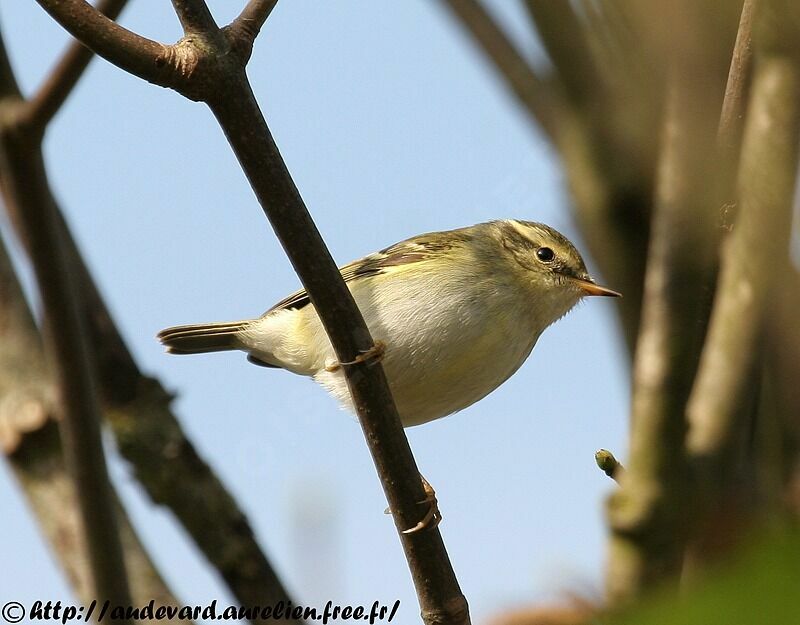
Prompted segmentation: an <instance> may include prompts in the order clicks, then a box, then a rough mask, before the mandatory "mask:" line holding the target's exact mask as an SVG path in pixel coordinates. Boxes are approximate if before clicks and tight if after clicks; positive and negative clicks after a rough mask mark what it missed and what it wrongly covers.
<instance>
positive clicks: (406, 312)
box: [158, 219, 619, 427]
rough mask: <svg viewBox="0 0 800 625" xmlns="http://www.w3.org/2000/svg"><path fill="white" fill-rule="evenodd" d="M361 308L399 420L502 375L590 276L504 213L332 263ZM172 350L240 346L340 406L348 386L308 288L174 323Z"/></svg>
mask: <svg viewBox="0 0 800 625" xmlns="http://www.w3.org/2000/svg"><path fill="white" fill-rule="evenodd" d="M341 272H342V277H343V278H344V280H345V282H346V283H347V285H348V287H349V288H350V292H351V293H352V294H353V297H354V298H355V301H356V304H357V305H358V307H359V309H360V310H361V312H362V314H363V316H364V320H365V321H366V323H367V327H368V328H369V331H370V333H371V334H372V337H373V338H374V339H375V341H376V348H375V349H374V350H373V351H372V353H371V354H366V355H365V356H364V358H365V359H367V358H369V357H379V358H381V360H382V364H383V367H384V369H385V371H386V377H387V379H388V381H389V386H390V388H391V391H392V395H393V396H394V400H395V403H396V404H397V410H398V412H399V414H400V418H401V420H402V423H403V425H404V426H406V427H408V426H412V425H418V424H420V423H425V422H427V421H432V420H434V419H438V418H440V417H444V416H446V415H449V414H452V413H454V412H457V411H459V410H462V409H464V408H466V407H467V406H470V405H472V404H473V403H475V402H476V401H478V400H480V399H482V398H483V397H485V396H486V395H488V394H489V393H490V392H492V391H493V390H494V389H496V388H497V387H498V386H500V385H501V384H502V383H503V382H505V381H506V380H507V379H508V378H509V377H510V376H511V375H512V374H513V373H514V372H515V371H516V370H517V369H518V368H519V367H520V365H522V363H523V362H525V359H526V358H527V357H528V355H529V354H530V353H531V350H532V349H533V346H534V344H535V343H536V340H537V339H538V338H539V335H540V334H541V333H542V332H543V331H544V329H545V328H546V327H547V326H549V325H550V324H551V323H553V322H554V321H556V320H558V319H559V318H561V317H562V316H564V315H565V314H566V313H567V312H569V310H570V309H571V308H572V307H573V306H575V304H576V303H577V302H578V301H579V300H580V299H581V298H582V297H585V296H587V295H606V296H614V297H616V296H619V293H616V292H615V291H611V290H610V289H607V288H604V287H601V286H598V285H597V284H595V283H594V281H593V280H592V279H591V277H590V276H589V274H588V273H587V271H586V265H585V264H584V262H583V259H582V258H581V255H580V254H579V253H578V250H576V249H575V247H574V246H573V245H572V243H570V242H569V241H568V240H567V239H566V237H564V236H563V235H561V234H559V233H558V232H556V231H555V230H553V229H552V228H550V227H548V226H546V225H544V224H540V223H533V222H529V221H518V220H513V219H508V220H501V221H490V222H487V223H481V224H477V225H475V226H470V227H468V228H460V229H458V230H449V231H445V232H432V233H429V234H422V235H419V236H416V237H413V238H411V239H408V240H406V241H401V242H400V243H397V244H395V245H392V246H391V247H387V248H386V249H384V250H381V251H380V252H378V253H376V254H370V255H369V256H366V257H364V258H362V259H361V260H357V261H355V262H352V263H350V264H349V265H345V266H344V267H342V268H341ZM158 338H159V339H160V340H161V342H162V343H163V344H164V345H165V346H166V348H167V351H168V352H170V353H173V354H196V353H203V352H215V351H224V350H241V351H244V352H246V353H247V354H248V359H249V360H250V361H251V362H253V363H255V364H259V365H262V366H266V367H278V368H283V369H288V370H289V371H292V372H294V373H298V374H300V375H306V376H311V377H313V378H314V380H316V381H317V382H318V383H319V384H321V385H322V386H323V387H324V388H325V389H327V390H328V391H329V392H330V393H331V394H332V395H333V396H334V397H336V398H337V399H338V400H339V401H340V402H341V403H342V404H343V405H344V406H346V407H349V408H351V409H352V402H351V399H350V394H349V392H348V390H347V385H346V383H345V379H344V373H343V371H342V365H347V364H350V363H338V362H337V361H336V355H335V353H334V351H333V348H332V346H331V344H330V341H329V340H328V337H327V335H326V334H325V330H324V329H323V327H322V323H321V322H320V319H319V317H318V316H317V312H316V310H315V309H314V306H313V304H312V303H311V301H310V300H309V297H308V294H307V293H306V292H305V291H303V290H301V291H297V292H296V293H293V294H292V295H290V296H289V297H287V298H285V299H283V300H281V301H280V302H278V303H277V304H275V306H273V307H272V308H270V309H269V310H268V311H267V312H266V313H264V314H263V315H262V316H261V317H258V318H257V319H248V320H244V321H233V322H225V323H205V324H197V325H186V326H177V327H173V328H167V329H166V330H162V331H161V332H160V333H159V334H158Z"/></svg>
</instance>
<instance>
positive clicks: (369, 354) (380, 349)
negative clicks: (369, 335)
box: [325, 341, 386, 373]
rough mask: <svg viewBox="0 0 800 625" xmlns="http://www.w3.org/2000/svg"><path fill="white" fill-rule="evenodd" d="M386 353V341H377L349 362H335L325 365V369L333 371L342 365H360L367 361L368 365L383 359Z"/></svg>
mask: <svg viewBox="0 0 800 625" xmlns="http://www.w3.org/2000/svg"><path fill="white" fill-rule="evenodd" d="M385 353H386V343H384V342H383V341H375V344H374V345H373V346H372V347H370V348H369V349H368V350H366V351H364V352H361V353H360V354H359V355H358V356H356V357H355V359H353V360H350V361H348V362H333V363H331V364H328V365H325V371H329V372H331V373H333V372H335V371H338V370H339V369H341V368H342V366H350V365H360V364H362V363H366V364H367V365H372V364H375V363H376V362H380V361H381V360H383V355H384V354H385Z"/></svg>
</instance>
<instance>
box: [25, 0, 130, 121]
mask: <svg viewBox="0 0 800 625" xmlns="http://www.w3.org/2000/svg"><path fill="white" fill-rule="evenodd" d="M127 1H128V0H101V1H100V2H98V3H97V10H98V11H100V12H101V13H102V14H103V15H105V16H106V17H108V18H109V19H111V20H114V19H116V18H117V17H118V16H119V14H120V13H121V12H122V9H123V8H124V7H125V4H126V3H127ZM93 56H94V54H93V53H92V51H91V50H89V48H87V47H86V46H84V45H83V44H82V43H80V42H78V41H73V42H72V43H71V44H70V46H69V48H68V49H67V51H66V52H65V53H64V54H63V55H62V56H61V58H60V59H59V61H58V64H57V65H56V66H55V67H54V68H53V69H52V71H51V72H50V73H49V74H48V75H47V78H46V79H45V81H44V83H42V85H41V86H40V87H39V90H38V91H37V92H36V94H35V95H34V96H33V97H31V98H30V99H29V101H28V104H27V106H26V109H27V111H26V115H27V116H28V119H29V123H30V124H31V126H35V127H37V128H42V129H44V128H45V127H46V126H47V124H48V123H49V122H50V120H51V119H52V118H53V116H54V115H55V114H56V112H57V111H58V110H59V109H60V108H61V105H62V104H63V103H64V101H65V100H66V99H67V97H69V94H70V93H72V89H73V88H74V87H75V85H76V84H77V83H78V80H80V78H81V76H82V75H83V72H84V70H85V69H86V67H87V66H88V65H89V61H91V60H92V57H93Z"/></svg>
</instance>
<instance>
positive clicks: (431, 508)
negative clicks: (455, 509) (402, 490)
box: [384, 474, 442, 534]
mask: <svg viewBox="0 0 800 625" xmlns="http://www.w3.org/2000/svg"><path fill="white" fill-rule="evenodd" d="M419 479H421V480H422V488H423V489H424V490H425V499H423V500H422V501H418V502H417V503H418V504H419V505H421V506H423V505H427V506H428V512H426V513H425V516H424V517H422V520H421V521H420V522H419V523H417V524H416V525H415V526H414V527H411V528H409V529H407V530H403V534H414V533H416V532H419V531H421V530H424V529H431V530H432V529H433V528H435V527H437V526H438V525H439V523H441V521H442V513H441V512H439V502H438V501H437V500H436V491H434V490H433V486H431V485H430V483H429V482H428V480H426V479H425V476H424V475H422V474H420V476H419ZM384 513H385V514H391V510H390V509H389V508H386V510H384Z"/></svg>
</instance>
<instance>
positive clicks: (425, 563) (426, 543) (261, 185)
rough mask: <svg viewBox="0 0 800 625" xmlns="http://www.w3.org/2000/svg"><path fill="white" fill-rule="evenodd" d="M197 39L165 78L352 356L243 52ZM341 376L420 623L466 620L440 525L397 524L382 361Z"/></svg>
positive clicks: (403, 496) (406, 493) (415, 485)
mask: <svg viewBox="0 0 800 625" xmlns="http://www.w3.org/2000/svg"><path fill="white" fill-rule="evenodd" d="M39 2H40V3H41V4H42V5H43V6H45V7H47V8H48V10H49V11H50V12H51V14H52V15H54V17H56V18H57V19H58V20H59V21H61V22H62V24H64V25H65V26H66V27H67V28H68V29H70V31H71V32H73V34H77V35H78V36H81V33H83V34H85V35H86V37H85V38H84V39H83V41H84V43H86V44H87V45H89V46H90V47H93V48H95V51H97V52H98V53H101V54H103V53H104V52H109V51H110V52H111V53H112V54H111V55H110V56H109V57H108V58H109V60H112V62H116V61H115V58H116V59H117V60H120V59H119V55H118V54H117V51H116V47H115V42H114V33H111V32H109V31H108V29H107V28H106V26H104V25H103V23H102V22H98V20H97V19H96V18H94V21H93V22H92V24H93V26H86V27H83V26H81V25H80V24H76V23H75V17H74V13H73V12H71V11H69V10H64V7H75V6H76V5H80V6H83V4H82V3H80V2H79V0H72V1H71V2H70V1H67V0H64V1H63V2H58V1H57V0H39ZM92 28H94V32H91V31H92ZM87 30H88V31H89V32H86V31H87ZM223 32H224V29H223ZM103 35H108V36H109V41H110V42H111V43H102V42H101V43H102V45H101V46H95V44H96V43H97V42H98V39H102V36H103ZM204 35H208V33H204ZM202 39H206V37H205V36H204V37H202ZM202 43H203V45H202V46H199V45H197V42H196V41H194V40H193V39H191V38H187V39H184V40H183V41H182V42H181V44H179V45H182V46H183V48H184V50H185V52H186V55H187V58H188V57H192V58H194V59H195V60H196V63H195V64H194V65H193V68H192V71H191V72H184V73H183V74H182V75H181V76H179V77H175V75H174V74H173V80H172V81H171V82H169V83H168V84H169V86H171V87H173V88H176V89H179V90H181V93H184V94H189V93H192V94H194V95H195V96H196V97H199V98H202V99H204V100H205V101H206V102H207V104H208V105H209V107H210V108H211V110H212V112H213V113H214V115H215V116H216V117H217V119H218V121H219V122H220V125H221V126H222V128H223V131H224V132H225V134H226V136H227V137H228V141H229V142H230V143H231V146H232V147H233V150H234V152H235V154H236V156H237V158H238V159H239V162H240V164H241V165H242V167H243V169H244V171H245V173H246V175H247V177H248V179H249V180H250V183H251V185H252V187H253V189H254V191H255V193H256V196H257V197H258V199H259V202H260V203H261V205H262V207H263V209H264V212H265V213H266V214H267V216H268V217H269V219H270V222H271V223H272V225H273V227H274V229H275V231H276V234H277V235H278V238H279V239H280V241H281V243H282V244H283V247H284V249H285V250H286V252H287V254H288V256H289V258H290V260H291V261H292V264H293V265H294V267H295V270H296V271H297V273H298V275H299V277H300V279H301V281H302V282H303V285H304V287H305V288H306V290H307V291H308V293H309V296H310V297H311V300H312V302H313V303H314V306H315V308H316V310H317V312H318V314H319V316H320V319H321V320H322V323H323V325H324V327H325V329H326V331H327V333H328V336H329V338H330V340H331V343H332V345H333V347H334V350H335V352H336V355H337V358H338V359H339V361H340V362H352V361H355V360H356V357H357V356H358V355H359V354H361V353H364V352H366V351H368V350H369V349H370V348H372V347H373V345H374V343H373V340H372V338H371V337H370V335H369V331H368V330H367V328H366V325H365V324H364V320H363V318H362V317H361V314H360V312H359V311H358V308H356V305H355V302H354V301H353V298H352V295H351V294H350V292H349V290H348V289H347V287H346V286H345V284H344V282H343V280H342V278H341V274H340V273H339V271H338V269H337V267H336V265H335V263H334V262H333V259H332V258H331V256H330V253H329V252H328V250H327V248H326V247H325V245H324V243H323V241H322V238H321V237H320V235H319V232H318V231H317V229H316V227H315V225H314V223H313V221H312V220H311V217H310V215H309V214H308V210H307V209H306V207H305V205H304V203H303V201H302V199H301V198H300V195H299V193H298V191H297V188H296V187H295V185H294V182H293V181H292V179H291V176H290V175H289V172H288V170H287V169H286V166H285V164H284V162H283V159H282V158H281V156H280V153H279V152H278V149H277V146H276V145H275V143H274V141H273V139H272V136H271V135H270V132H269V129H268V128H267V125H266V122H265V120H264V118H263V116H262V115H261V111H260V109H259V108H258V104H257V103H256V101H255V98H254V96H253V94H252V91H251V89H250V85H249V83H248V82H247V78H246V76H245V72H244V60H243V59H242V58H239V59H236V58H234V59H233V60H234V61H236V60H239V61H240V63H241V65H240V66H238V67H237V66H236V65H235V64H233V63H231V59H230V58H229V56H230V55H227V49H226V48H225V47H220V48H218V47H215V45H214V42H213V40H210V39H209V41H203V42H202ZM140 56H141V55H140ZM121 60H122V61H123V63H119V64H120V66H122V67H123V68H124V69H130V67H131V63H130V62H129V59H127V58H123V59H121ZM189 97H191V96H189ZM345 377H346V380H347V384H348V387H349V389H350V393H351V396H352V399H353V403H354V405H355V407H356V411H357V414H358V416H359V420H360V422H361V425H362V429H363V430H364V433H365V437H366V439H367V444H368V446H369V449H370V452H371V454H372V457H373V460H374V462H375V465H376V468H377V470H378V474H379V476H380V478H381V482H382V485H383V488H384V492H385V493H386V496H387V499H388V502H389V505H390V507H391V509H392V513H393V516H394V519H395V525H396V527H397V529H398V533H399V535H400V539H401V542H402V544H403V547H404V549H405V551H406V558H407V560H408V562H409V567H410V569H411V573H412V577H413V578H414V582H415V585H416V588H417V594H418V597H419V600H420V605H421V608H422V616H423V619H424V620H425V622H426V623H434V622H436V623H453V624H456V623H468V622H469V615H468V611H467V604H466V600H465V599H464V597H463V595H462V594H461V590H460V588H459V587H458V583H457V581H456V579H455V574H454V573H453V570H452V567H451V565H450V562H449V558H448V556H447V553H446V551H445V549H444V544H443V542H442V538H441V534H440V533H439V531H438V529H435V528H434V529H430V530H428V531H424V532H417V533H415V534H404V533H402V532H403V530H405V529H407V528H410V527H414V526H415V525H416V524H417V522H418V521H419V520H420V519H421V518H422V517H423V516H424V515H425V513H426V511H425V510H424V509H422V507H421V506H419V504H418V502H419V501H423V500H424V499H425V497H424V492H423V487H422V483H421V480H420V477H419V471H418V470H417V467H416V463H415V462H414V458H413V456H412V455H411V450H410V448H409V446H408V441H407V439H406V437H405V434H404V432H403V430H402V426H401V424H400V419H399V417H398V415H397V410H396V408H395V407H394V402H393V400H392V397H391V394H390V392H389V387H388V384H387V382H386V378H385V376H384V373H383V368H382V367H381V366H380V365H379V364H378V365H374V366H367V365H366V364H359V365H354V366H349V367H347V368H345Z"/></svg>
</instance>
